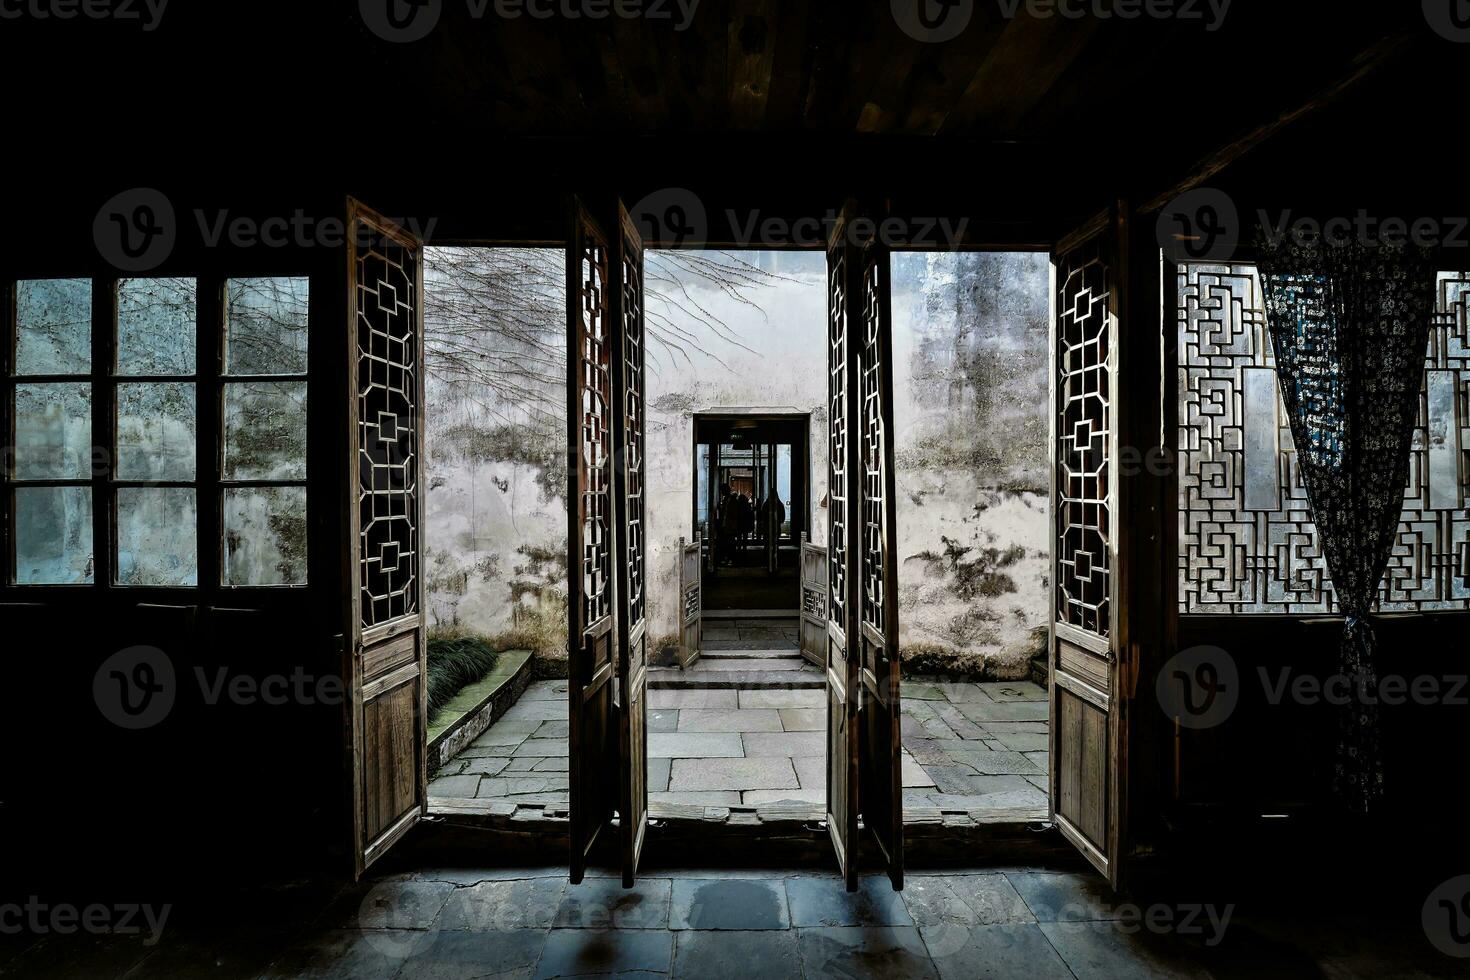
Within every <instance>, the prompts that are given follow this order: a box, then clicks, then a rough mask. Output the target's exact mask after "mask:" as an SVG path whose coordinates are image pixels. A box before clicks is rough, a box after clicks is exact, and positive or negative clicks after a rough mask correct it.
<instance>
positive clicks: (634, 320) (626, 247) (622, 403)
mask: <svg viewBox="0 0 1470 980" xmlns="http://www.w3.org/2000/svg"><path fill="white" fill-rule="evenodd" d="M617 219H618V225H617V235H618V237H617V247H616V252H615V255H614V257H613V262H612V271H613V273H614V277H615V278H614V282H613V288H612V290H611V294H610V295H611V299H612V303H611V309H610V311H609V312H610V317H609V319H610V321H611V324H612V327H613V331H614V338H615V342H614V344H613V350H612V357H611V361H612V363H611V368H612V370H611V375H612V391H613V399H612V407H613V459H614V461H615V464H616V466H615V469H616V472H615V482H616V486H615V491H614V495H615V496H614V510H615V512H616V515H617V522H616V523H617V527H616V530H615V532H614V535H613V555H614V565H615V566H616V568H617V582H616V593H617V624H618V626H617V632H618V651H619V654H620V655H619V656H618V658H617V680H618V684H617V689H616V697H615V705H616V707H617V710H618V714H617V724H618V816H619V829H620V832H621V838H622V841H621V843H622V861H623V884H624V885H625V886H627V887H632V885H633V880H634V877H635V876H636V875H637V872H638V859H639V856H640V855H641V854H642V852H643V838H644V833H645V831H646V830H647V827H648V777H647V770H648V737H647V733H648V711H647V706H648V699H647V697H645V695H646V693H647V690H648V636H647V633H648V630H647V625H648V621H647V596H646V593H645V588H646V578H645V564H646V540H645V528H646V527H647V512H646V496H645V492H644V491H645V484H644V478H645V460H644V437H645V432H644V429H645V417H644V343H643V340H644V337H643V243H642V241H641V240H640V238H639V237H638V232H637V230H636V229H635V228H634V227H633V222H632V219H631V218H629V217H628V212H627V209H626V208H624V207H623V205H622V204H621V202H620V203H619V204H618V214H617Z"/></svg>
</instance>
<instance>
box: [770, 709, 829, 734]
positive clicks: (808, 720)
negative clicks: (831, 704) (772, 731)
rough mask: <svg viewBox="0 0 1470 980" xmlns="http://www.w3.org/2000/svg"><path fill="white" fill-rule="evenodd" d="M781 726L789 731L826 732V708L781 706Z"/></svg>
mask: <svg viewBox="0 0 1470 980" xmlns="http://www.w3.org/2000/svg"><path fill="white" fill-rule="evenodd" d="M777 710H778V711H779V713H780V715H781V728H782V729H783V730H785V731H788V732H824V731H826V730H827V709H825V708H779V709H777Z"/></svg>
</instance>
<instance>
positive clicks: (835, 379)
mask: <svg viewBox="0 0 1470 980" xmlns="http://www.w3.org/2000/svg"><path fill="white" fill-rule="evenodd" d="M848 261H849V258H848V249H846V248H842V247H839V248H836V249H833V250H832V251H830V252H829V253H828V259H827V296H828V301H827V316H828V322H827V370H828V374H829V375H830V377H829V378H828V383H827V391H828V393H829V394H828V398H829V404H828V406H827V442H828V445H827V458H828V474H829V476H828V480H827V487H828V499H829V501H830V505H831V506H830V507H829V509H828V518H827V519H828V520H829V521H830V522H831V523H830V529H829V541H830V544H829V546H828V548H827V602H828V605H829V608H828V610H827V618H828V619H829V620H830V621H832V622H834V623H840V624H842V625H844V626H845V625H846V624H847V609H846V606H847V575H848V553H847V552H848V547H847V522H848V520H849V519H851V518H850V516H849V514H848V498H847V488H848V486H849V483H848V479H847V440H848V438H849V434H848V418H847V385H848V381H849V379H848V377H847V344H848V336H847V304H848V303H849V302H850V301H851V300H850V297H848V295H847V263H848Z"/></svg>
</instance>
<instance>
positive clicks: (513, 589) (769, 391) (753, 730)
mask: <svg viewBox="0 0 1470 980" xmlns="http://www.w3.org/2000/svg"><path fill="white" fill-rule="evenodd" d="M564 262H565V252H564V250H562V249H505V248H498V249H490V248H466V249H443V248H429V249H427V250H426V265H427V269H426V277H425V278H426V283H425V291H426V318H425V319H426V323H425V330H426V346H427V348H428V350H427V352H426V359H427V360H428V362H429V365H428V366H429V386H428V387H429V390H428V403H427V411H428V413H429V417H428V419H427V425H426V429H427V433H428V439H427V452H428V459H429V464H428V479H429V488H428V492H427V505H428V506H427V515H426V536H427V541H426V543H427V556H426V568H427V571H428V575H429V581H428V588H427V592H428V610H429V613H430V620H431V626H432V629H431V634H432V635H433V636H434V637H436V638H439V637H442V638H445V639H449V640H454V641H457V642H465V641H484V642H486V643H487V644H488V645H490V646H492V647H496V648H497V649H495V650H493V651H492V652H493V653H495V654H497V655H508V659H506V660H504V661H503V663H504V664H505V665H506V666H505V667H504V668H502V670H509V669H511V668H512V667H515V669H517V670H519V669H520V667H519V666H518V664H519V661H520V660H521V658H522V656H525V658H526V661H527V664H528V666H526V668H525V674H524V676H523V677H521V678H511V679H509V680H504V679H498V680H496V681H495V684H492V685H491V687H492V688H494V687H495V685H496V684H499V685H504V686H503V687H502V688H496V690H501V691H503V693H499V694H492V692H491V691H490V689H489V688H477V689H474V690H469V691H468V692H467V693H466V694H465V697H464V698H463V699H462V701H464V702H475V703H476V704H480V703H481V702H483V703H484V705H485V706H488V722H487V724H485V725H484V727H481V728H479V729H478V730H476V729H475V728H473V727H472V728H470V729H469V730H468V731H469V734H467V735H461V736H459V737H458V738H457V739H444V740H441V742H440V746H441V748H439V749H438V750H437V754H431V758H433V759H434V760H435V761H436V763H437V765H438V768H437V769H436V770H435V773H434V780H433V783H432V785H431V788H430V795H431V796H434V797H437V798H452V799H460V800H464V799H476V800H481V801H496V802H497V803H498V804H500V805H504V804H507V803H512V804H514V805H515V806H516V807H517V808H519V809H518V811H517V812H520V811H522V810H524V811H533V810H535V809H536V808H541V809H542V810H543V812H545V813H547V814H548V815H556V814H558V813H564V812H565V809H566V807H567V805H568V799H569V789H568V777H567V771H568V767H569V756H570V752H571V751H572V750H571V745H570V739H569V735H568V720H567V719H568V710H567V694H568V692H567V682H566V680H565V679H564V678H565V671H566V660H565V657H566V651H565V634H566V625H565V624H566V618H565V617H566V606H565V594H566V592H565V590H566V526H567V515H566V507H567V503H566V496H565V487H566V479H567V474H566V470H565V466H566V456H565V450H564V446H563V443H564V438H565V430H566V415H565V413H566V397H565V377H566V366H565V356H566V333H565V329H566V328H565V296H564V292H563V289H564ZM646 262H647V264H648V273H647V277H648V300H647V302H648V314H647V315H648V317H649V319H648V324H649V326H648V331H649V337H650V347H649V351H648V377H647V397H646V404H647V411H648V417H647V426H648V437H647V451H646V459H645V465H646V467H647V482H646V487H647V489H646V503H647V512H646V515H645V520H646V539H645V540H646V548H647V552H646V553H647V568H646V576H647V582H648V589H647V602H648V608H647V615H648V624H649V626H648V629H649V636H650V646H649V649H650V660H651V663H652V665H653V666H652V668H651V669H650V671H649V684H650V689H649V691H648V733H647V750H646V751H647V780H648V783H647V785H648V798H649V803H650V805H652V806H659V805H703V806H712V807H761V806H767V805H771V804H778V803H791V804H805V805H810V806H813V807H820V806H821V805H822V804H823V803H824V801H825V775H826V772H825V770H826V762H827V760H826V755H825V752H826V733H825V731H824V729H825V724H826V722H825V718H826V713H827V702H826V700H825V693H824V690H823V685H824V681H823V676H822V671H821V669H820V667H819V666H816V665H814V664H815V662H819V661H820V658H821V656H823V655H824V653H825V647H824V646H820V647H819V644H818V642H817V641H816V640H814V641H813V643H812V644H811V647H812V656H813V657H814V658H815V661H813V662H803V661H802V660H801V659H800V653H801V648H802V647H803V646H804V645H805V644H803V642H802V639H801V630H802V626H801V624H802V623H803V622H805V621H806V617H804V616H803V615H802V614H803V611H804V610H805V608H806V606H807V603H808V598H807V592H808V589H806V588H805V587H804V583H803V581H802V578H803V576H802V565H803V557H804V556H806V555H809V554H810V555H814V556H815V559H816V560H815V562H814V565H815V569H816V574H815V580H814V583H815V585H814V588H813V589H812V590H811V591H812V595H813V598H812V600H811V601H812V602H814V603H819V602H820V601H821V600H822V598H824V597H825V594H826V579H825V575H826V571H825V568H824V567H823V565H824V563H825V549H826V548H827V545H828V540H827V539H828V520H829V516H830V510H831V508H830V500H829V497H828V467H829V460H828V449H829V442H828V437H829V433H828V421H827V419H828V391H827V364H826V357H827V352H826V348H825V343H824V339H825V330H826V304H827V297H826V290H825V256H823V255H822V254H821V253H802V252H781V253H776V252H736V253H718V252H708V253H706V252H688V251H683V252H664V251H659V250H650V251H649V252H648V253H647V257H646ZM892 263H893V320H894V363H895V377H894V391H895V413H894V414H895V430H894V431H895V441H896V450H897V451H896V476H897V490H898V493H897V530H898V535H897V544H898V548H897V552H898V555H897V557H898V569H897V582H898V591H899V624H900V630H901V632H900V654H901V659H902V677H903V685H902V716H903V717H902V756H903V777H904V778H903V783H904V798H903V803H904V806H905V808H906V810H908V811H911V812H914V813H919V812H928V811H933V810H939V811H962V812H985V813H988V814H991V815H992V816H993V815H995V814H1000V813H1005V812H1009V813H1012V814H1015V815H1016V817H1015V818H1016V819H1017V820H1021V819H1027V820H1031V819H1041V818H1043V817H1044V815H1045V811H1046V784H1047V783H1046V772H1047V742H1048V734H1047V705H1046V690H1045V683H1046V680H1045V672H1044V670H1043V669H1040V668H1039V664H1040V662H1041V661H1039V660H1038V669H1033V658H1034V657H1035V656H1036V655H1038V654H1040V653H1041V652H1042V650H1043V649H1044V636H1045V625H1046V620H1047V615H1048V613H1049V608H1050V607H1049V599H1048V597H1049V594H1050V593H1049V587H1048V584H1047V568H1048V559H1047V548H1048V503H1047V500H1048V491H1047V489H1046V483H1047V468H1048V453H1047V449H1046V439H1047V436H1046V431H1047V414H1048V413H1047V387H1046V385H1047V331H1048V266H1047V261H1046V258H1045V256H1040V255H1028V254H1008V253H953V252H946V253H907V254H901V255H895V256H894V257H893V259H892ZM721 277H725V278H726V280H727V281H725V282H722V281H720V279H721ZM731 282H734V283H737V286H735V287H732V286H731V285H730V283H731ZM732 288H734V289H735V291H734V292H733V293H732V292H731V291H730V290H731V289H732ZM659 336H667V337H668V338H669V344H668V345H667V346H665V345H664V344H663V342H662V341H660V340H658V339H657V338H658V337H659ZM482 353H483V354H484V355H485V356H480V355H481V354H482ZM456 372H458V373H456ZM722 486H727V487H730V488H731V489H730V493H732V494H733V493H740V494H745V495H748V496H749V500H750V512H751V513H750V520H749V521H748V523H747V524H745V525H744V530H743V531H742V530H741V528H742V525H741V523H739V522H737V523H736V524H734V525H732V529H731V532H730V533H729V534H728V535H722V534H721V526H720V525H721V523H722V522H721V521H720V519H719V518H720V517H721V508H720V503H719V496H718V494H719V488H720V487H722ZM771 499H774V500H775V501H776V503H777V504H778V506H775V507H772V506H766V507H764V508H763V507H762V506H761V505H762V504H763V503H765V502H766V501H768V500H771ZM722 538H728V539H729V545H730V547H729V548H728V550H723V542H722ZM694 549H697V553H698V555H699V559H698V561H697V562H696V563H695V564H696V565H697V567H698V569H699V573H700V575H699V581H700V586H701V592H702V594H701V596H700V601H701V612H700V619H701V621H702V625H703V629H702V631H701V633H702V636H701V639H700V641H699V651H700V653H701V655H700V656H699V657H698V658H697V659H695V660H693V661H692V662H690V663H687V664H686V665H685V666H684V668H683V669H682V670H681V669H680V667H679V665H678V664H679V660H678V657H677V648H678V646H679V642H680V641H679V637H680V623H681V616H682V615H683V612H684V610H685V608H686V606H685V602H684V599H685V595H686V590H685V588H683V585H684V580H685V578H686V577H687V576H685V575H684V573H683V564H684V563H683V561H682V559H683V556H684V555H685V553H686V552H687V551H690V550H694ZM812 619H813V621H814V622H819V623H820V625H819V626H818V627H816V630H819V631H820V632H821V634H822V635H825V612H824V611H817V612H815V613H814V615H813V617H812ZM501 648H503V649H501ZM819 649H820V652H819ZM502 676H503V675H502ZM487 697H488V698H489V700H486V699H487Z"/></svg>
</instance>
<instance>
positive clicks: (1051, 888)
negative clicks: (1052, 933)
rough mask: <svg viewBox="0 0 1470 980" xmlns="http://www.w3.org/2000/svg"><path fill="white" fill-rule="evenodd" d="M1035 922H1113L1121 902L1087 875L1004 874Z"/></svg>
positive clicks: (1104, 885)
mask: <svg viewBox="0 0 1470 980" xmlns="http://www.w3.org/2000/svg"><path fill="white" fill-rule="evenodd" d="M1006 878H1007V880H1009V881H1010V883H1011V885H1012V886H1013V887H1014V888H1015V889H1016V891H1017V892H1019V893H1020V895H1021V897H1022V898H1023V899H1025V900H1026V905H1027V907H1029V908H1030V909H1031V914H1032V915H1034V916H1036V921H1038V922H1057V921H1071V922H1077V921H1084V920H1086V921H1090V920H1094V919H1116V918H1117V917H1118V915H1119V911H1118V906H1119V904H1120V899H1119V898H1118V897H1117V896H1116V895H1114V894H1113V890H1112V889H1111V888H1110V887H1109V886H1108V883H1107V882H1106V881H1104V880H1103V879H1102V878H1100V877H1098V876H1097V875H1095V874H1090V873H1086V872H1084V873H1077V874H1074V873H1047V872H1036V873H1021V872H1016V873H1007V874H1006Z"/></svg>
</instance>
